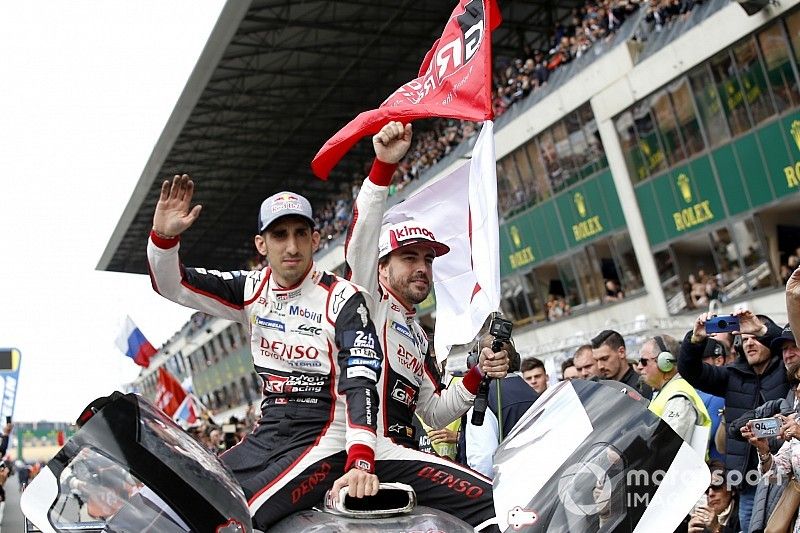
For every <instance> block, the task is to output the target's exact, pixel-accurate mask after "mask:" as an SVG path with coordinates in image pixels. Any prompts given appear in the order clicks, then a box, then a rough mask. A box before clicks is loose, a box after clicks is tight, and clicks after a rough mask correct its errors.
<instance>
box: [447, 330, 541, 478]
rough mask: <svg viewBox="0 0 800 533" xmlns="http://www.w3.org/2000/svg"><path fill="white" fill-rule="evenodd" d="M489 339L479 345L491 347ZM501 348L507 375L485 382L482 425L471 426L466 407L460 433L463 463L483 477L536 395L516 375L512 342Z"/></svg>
mask: <svg viewBox="0 0 800 533" xmlns="http://www.w3.org/2000/svg"><path fill="white" fill-rule="evenodd" d="M492 339H493V337H492V336H491V335H486V336H484V337H483V339H482V340H481V343H480V347H481V348H484V347H489V346H491V344H492ZM503 350H506V351H507V352H508V360H509V368H508V374H507V375H506V377H505V378H503V379H493V380H492V381H491V382H490V383H489V394H488V396H487V399H488V408H487V409H486V415H485V417H484V422H483V425H481V426H474V425H472V420H471V419H472V410H470V411H469V412H468V413H467V416H466V424H464V425H462V428H463V431H462V432H461V433H462V435H463V447H464V448H463V449H464V458H465V460H466V464H467V466H469V467H470V468H472V469H474V470H477V471H478V472H480V473H481V474H483V475H485V476H487V477H494V471H493V465H492V459H493V457H494V452H495V450H497V445H498V444H499V443H500V442H501V441H502V440H503V439H504V438H505V436H506V435H508V433H509V432H510V431H511V429H512V428H513V427H514V426H515V425H516V424H517V422H518V421H519V419H520V418H522V415H524V414H525V412H526V411H527V410H528V408H529V407H530V406H531V405H533V404H534V402H535V401H536V400H537V399H538V398H539V393H538V392H536V390H535V389H534V388H533V387H531V386H530V385H528V383H527V382H526V381H525V379H524V378H523V377H522V375H521V374H520V364H521V360H520V355H519V353H517V350H516V348H514V345H513V344H512V343H510V342H507V343H504V344H503ZM498 387H500V389H499V391H498ZM462 424H463V423H462Z"/></svg>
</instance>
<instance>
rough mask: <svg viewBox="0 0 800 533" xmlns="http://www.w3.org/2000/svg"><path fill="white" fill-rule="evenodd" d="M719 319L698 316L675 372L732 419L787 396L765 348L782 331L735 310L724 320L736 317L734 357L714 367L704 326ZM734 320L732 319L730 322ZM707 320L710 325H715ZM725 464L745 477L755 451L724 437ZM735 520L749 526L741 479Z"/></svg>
mask: <svg viewBox="0 0 800 533" xmlns="http://www.w3.org/2000/svg"><path fill="white" fill-rule="evenodd" d="M714 318H716V320H714V322H716V324H717V325H721V324H720V320H719V319H720V318H723V317H714V316H713V315H709V314H708V313H703V314H701V315H700V316H698V317H697V319H696V320H695V322H694V327H693V329H692V330H691V331H689V332H688V333H687V334H686V337H685V338H684V341H683V343H681V350H680V354H679V356H678V372H679V373H680V374H681V375H682V376H683V377H684V378H685V379H686V380H687V381H688V382H689V383H690V384H691V385H692V386H694V387H695V388H697V389H700V390H702V391H705V392H707V393H709V394H713V395H715V396H720V397H722V398H725V419H726V420H736V419H737V418H739V417H740V416H742V415H743V414H744V413H745V411H747V410H749V409H752V408H753V406H754V405H761V404H762V403H764V402H765V401H767V400H777V399H781V398H785V397H786V393H787V392H788V390H789V383H788V381H787V378H786V370H785V368H784V366H783V361H782V360H781V356H780V354H775V353H772V352H771V351H770V345H771V343H772V341H773V340H774V339H776V338H777V337H778V336H780V334H781V329H780V328H779V327H778V326H777V325H775V323H774V322H773V321H772V320H770V318H769V317H767V316H765V315H758V316H757V315H754V314H753V313H752V312H751V311H748V310H746V309H740V310H738V311H736V312H734V313H733V315H731V317H730V318H731V319H730V320H725V322H727V323H732V322H734V321H735V320H738V322H739V327H738V330H737V331H734V332H732V333H734V334H735V335H737V336H740V337H741V341H742V342H741V351H740V353H739V357H738V358H737V359H736V361H734V362H733V363H732V364H730V365H726V366H722V367H717V366H713V365H710V364H707V363H703V352H704V351H705V348H706V344H707V342H708V338H709V335H708V331H707V330H706V324H707V323H708V322H709V320H710V319H714ZM734 319H735V320H734ZM714 322H712V323H714ZM725 447H726V457H725V466H726V468H727V469H728V470H729V471H731V472H734V471H735V472H738V473H740V474H741V478H740V479H743V480H744V479H746V474H747V472H748V471H749V470H751V469H754V468H755V467H756V465H757V463H758V458H757V456H756V452H755V449H754V448H753V446H751V445H750V444H749V443H748V442H742V441H740V440H737V439H733V438H730V437H726V440H725ZM740 489H741V492H740V505H739V518H740V522H741V525H742V528H743V530H744V531H747V530H748V528H749V527H750V515H751V512H752V508H753V498H754V495H755V486H751V485H748V484H747V483H746V482H744V483H743V484H742V485H741V486H740Z"/></svg>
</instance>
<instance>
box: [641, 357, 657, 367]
mask: <svg viewBox="0 0 800 533" xmlns="http://www.w3.org/2000/svg"><path fill="white" fill-rule="evenodd" d="M648 361H655V359H648V358H646V357H640V358H639V364H640V365H642V366H647V363H648Z"/></svg>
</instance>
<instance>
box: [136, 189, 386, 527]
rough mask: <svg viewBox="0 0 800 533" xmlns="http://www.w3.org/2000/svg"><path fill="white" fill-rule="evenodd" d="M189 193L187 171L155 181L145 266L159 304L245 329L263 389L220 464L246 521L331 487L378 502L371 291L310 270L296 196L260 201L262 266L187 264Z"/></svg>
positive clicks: (311, 240)
mask: <svg viewBox="0 0 800 533" xmlns="http://www.w3.org/2000/svg"><path fill="white" fill-rule="evenodd" d="M193 191H194V184H193V182H192V181H191V180H190V179H189V176H187V175H185V174H184V175H183V176H175V178H174V179H173V181H172V183H171V184H170V182H169V181H165V182H164V184H163V185H162V187H161V197H160V198H159V201H158V204H157V206H156V210H155V214H154V216H153V230H152V232H151V233H150V240H149V243H148V246H147V257H148V263H149V264H148V266H149V269H150V273H151V279H152V282H153V288H154V289H155V290H156V291H157V292H158V293H159V294H161V295H162V296H164V297H166V298H168V299H170V300H172V301H175V302H177V303H180V304H182V305H185V306H187V307H192V308H194V309H198V310H200V311H203V312H205V313H208V314H211V315H214V316H218V317H221V318H225V319H228V320H233V321H236V322H239V323H241V324H244V325H245V326H247V327H248V328H249V330H250V349H251V352H252V354H253V364H254V366H255V369H256V372H258V374H259V376H261V378H262V379H263V381H264V389H263V393H264V400H263V401H262V404H261V408H262V415H261V418H260V420H259V421H258V424H256V426H255V428H254V429H253V431H252V433H250V434H249V435H247V436H246V437H245V438H244V439H243V440H242V441H241V442H240V443H239V444H238V445H236V446H234V447H233V448H231V449H230V450H228V451H227V452H225V453H224V454H223V455H222V456H221V458H222V461H223V462H225V464H226V465H228V466H229V467H230V469H231V470H232V471H233V473H234V475H235V476H236V479H237V480H238V481H239V483H240V484H241V486H242V488H243V489H244V493H245V496H246V497H247V499H248V503H249V506H250V514H251V515H252V517H253V525H254V526H255V527H257V528H259V529H267V528H268V527H269V526H270V525H271V524H274V523H275V522H277V521H278V520H280V519H281V518H282V517H284V516H286V515H288V514H290V513H292V512H294V511H297V510H299V509H306V508H311V507H313V506H314V505H317V504H319V503H320V502H321V501H322V498H323V496H324V494H325V491H326V490H327V489H328V488H331V486H333V488H334V489H338V488H340V487H344V486H347V487H348V488H349V494H350V495H351V496H354V497H357V498H360V497H362V496H370V495H373V494H375V493H376V492H377V490H378V477H377V476H376V474H375V471H376V458H375V456H376V448H377V447H376V440H377V438H376V427H377V424H376V419H377V410H378V403H379V396H378V393H377V390H376V382H377V381H378V377H379V376H380V373H381V360H382V359H383V354H382V353H381V351H380V350H381V347H380V343H379V342H378V341H377V335H376V332H375V326H374V325H373V322H372V320H371V318H370V313H369V307H370V306H369V304H368V300H369V297H368V295H365V294H364V293H363V292H362V290H361V289H360V288H359V287H357V286H355V285H353V284H352V283H350V282H349V281H346V280H344V279H342V278H340V277H338V276H335V275H333V274H331V273H329V272H325V271H322V270H318V269H317V267H316V265H315V264H314V261H313V258H312V254H313V252H314V250H315V249H316V248H317V246H318V244H319V239H320V236H319V232H317V231H316V230H315V229H314V219H313V217H312V212H311V205H310V204H309V203H308V200H306V199H305V198H303V197H302V196H300V195H299V194H296V193H292V192H280V193H277V194H274V195H272V196H270V197H269V198H267V199H266V200H264V202H263V203H262V204H261V209H260V212H259V217H258V226H257V231H258V234H257V235H256V236H255V239H254V240H255V245H256V248H257V249H258V251H259V252H260V253H261V254H263V255H265V256H266V257H267V259H268V261H269V266H268V267H266V268H264V269H262V270H256V271H250V272H244V271H234V272H219V271H215V270H206V269H202V268H188V267H184V266H183V265H181V264H180V261H179V257H178V248H179V247H180V236H181V234H182V233H183V232H184V231H186V230H188V229H189V227H190V226H191V225H192V224H193V223H194V221H195V220H196V219H197V217H198V216H199V215H200V206H199V205H197V206H194V207H192V206H191V201H192V195H193ZM365 296H366V297H365ZM337 478H338V479H337ZM334 494H335V495H336V496H338V491H335V492H334Z"/></svg>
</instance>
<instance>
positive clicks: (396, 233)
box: [389, 226, 436, 241]
mask: <svg viewBox="0 0 800 533" xmlns="http://www.w3.org/2000/svg"><path fill="white" fill-rule="evenodd" d="M389 233H391V234H392V237H394V240H396V241H403V240H406V239H408V238H409V237H419V236H422V237H426V238H428V239H430V240H432V241H435V240H436V237H434V236H433V232H432V231H431V230H429V229H428V228H423V227H422V226H403V227H402V228H399V229H392V230H389ZM390 240H391V238H390Z"/></svg>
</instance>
